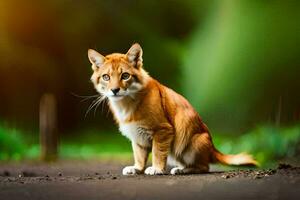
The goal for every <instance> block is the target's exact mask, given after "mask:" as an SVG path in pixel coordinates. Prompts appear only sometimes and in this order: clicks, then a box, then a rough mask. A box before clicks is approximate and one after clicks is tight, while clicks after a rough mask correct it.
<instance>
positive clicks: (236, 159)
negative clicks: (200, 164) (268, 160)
mask: <svg viewBox="0 0 300 200" xmlns="http://www.w3.org/2000/svg"><path fill="white" fill-rule="evenodd" d="M212 157H213V162H220V163H221V164H225V165H244V166H259V163H258V162H257V161H256V160H255V159H254V158H253V157H252V155H249V154H247V153H240V154H235V155H232V154H227V155H226V154H223V153H221V152H219V151H218V150H217V149H215V148H213V152H212Z"/></svg>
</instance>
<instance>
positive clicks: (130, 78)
mask: <svg viewBox="0 0 300 200" xmlns="http://www.w3.org/2000/svg"><path fill="white" fill-rule="evenodd" d="M142 55H143V51H142V48H141V46H140V45H139V44H137V43H136V44H134V45H132V46H131V48H130V49H129V50H128V52H127V53H126V54H121V53H113V54H109V55H107V56H103V55H101V54H100V53H98V52H97V51H95V50H93V49H89V50H88V57H89V60H90V62H91V63H92V69H93V75H92V77H91V81H92V82H93V84H94V86H95V88H96V90H97V91H98V92H99V93H100V94H102V95H104V96H106V97H108V98H109V99H110V100H113V101H117V100H121V99H123V98H124V97H128V96H130V97H134V96H135V94H136V93H138V92H139V91H140V90H142V89H143V87H144V86H145V84H146V81H147V79H148V74H147V73H146V72H145V71H144V69H143V58H142Z"/></svg>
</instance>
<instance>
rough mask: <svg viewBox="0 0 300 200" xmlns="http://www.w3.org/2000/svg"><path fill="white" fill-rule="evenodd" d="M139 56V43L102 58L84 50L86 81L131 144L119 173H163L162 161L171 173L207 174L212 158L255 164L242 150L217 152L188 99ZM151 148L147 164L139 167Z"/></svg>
mask: <svg viewBox="0 0 300 200" xmlns="http://www.w3.org/2000/svg"><path fill="white" fill-rule="evenodd" d="M142 54H143V52H142V48H141V47H140V45H139V44H134V45H132V47H131V48H130V49H129V51H128V52H127V53H126V54H119V53H113V54H110V55H107V56H102V55H101V54H99V53H98V52H96V51H95V50H92V49H90V50H89V51H88V57H89V60H90V62H91V63H92V69H93V75H92V77H91V80H92V82H93V84H94V86H95V88H96V90H97V91H98V92H99V93H100V94H101V95H104V96H105V97H107V98H108V99H109V107H110V110H111V111H112V113H113V115H114V118H115V120H116V122H117V123H118V125H119V129H120V131H121V133H122V134H123V135H124V136H126V137H128V138H129V139H130V140H131V143H132V149H133V155H134V161H135V162H134V165H133V166H128V167H125V168H124V169H123V174H124V175H130V174H139V173H143V172H144V173H145V174H149V175H155V174H164V173H166V165H167V162H168V163H169V164H171V165H173V166H174V168H172V169H171V172H170V173H171V174H186V173H203V172H208V171H209V163H214V162H220V163H223V164H229V165H256V164H257V162H256V161H255V160H254V159H253V158H252V157H251V156H250V155H248V154H244V153H242V154H238V155H225V154H222V153H220V152H219V151H217V150H216V148H215V147H214V145H213V143H212V140H211V136H210V134H209V130H208V128H207V126H206V125H205V124H204V123H203V122H202V120H201V118H200V116H199V115H198V113H197V112H196V111H195V110H194V108H193V107H192V106H191V105H190V103H189V102H188V101H187V100H186V99H185V98H184V97H183V96H181V95H179V94H177V93H176V92H174V91H173V90H171V89H170V88H168V87H166V86H164V85H162V84H161V83H159V82H158V81H157V80H155V79H153V78H152V77H151V76H149V75H148V73H147V72H146V71H145V70H144V69H143V59H142ZM124 73H125V75H124ZM126 73H127V74H126ZM122 74H123V75H122ZM107 79H109V80H107ZM118 89H119V91H117V90H118ZM113 91H114V92H113ZM151 150H152V157H153V159H152V166H150V167H148V168H146V169H145V167H146V162H147V158H148V154H149V152H150V151H151Z"/></svg>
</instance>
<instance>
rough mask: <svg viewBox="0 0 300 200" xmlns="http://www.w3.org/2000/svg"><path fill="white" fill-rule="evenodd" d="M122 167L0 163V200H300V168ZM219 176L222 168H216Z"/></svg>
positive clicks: (70, 163)
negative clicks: (183, 171) (127, 171)
mask: <svg viewBox="0 0 300 200" xmlns="http://www.w3.org/2000/svg"><path fill="white" fill-rule="evenodd" d="M122 167H123V166H121V165H120V164H117V163H98V162H59V163H56V164H51V165H45V164H39V163H35V164H34V163H31V164H0V199H5V200H6V199H7V200H8V199H12V200H14V199H22V200H26V199H28V200H29V199H30V200H34V199H55V200H58V199H66V200H68V199H72V200H76V199H88V200H92V199H105V200H106V199H107V200H109V199H123V200H124V199H185V200H187V199H200V198H201V199H299V196H300V168H299V167H292V166H289V165H281V166H279V168H277V169H274V170H235V171H229V172H212V173H208V174H201V175H186V176H170V175H164V176H154V177H153V176H144V175H139V176H130V177H125V176H122V175H121V174H120V172H121V169H122ZM212 170H213V171H216V169H212Z"/></svg>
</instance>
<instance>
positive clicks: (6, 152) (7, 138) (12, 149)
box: [0, 124, 26, 160]
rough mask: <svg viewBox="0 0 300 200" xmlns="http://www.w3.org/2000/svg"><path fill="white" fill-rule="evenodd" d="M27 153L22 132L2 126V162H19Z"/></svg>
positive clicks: (0, 143)
mask: <svg viewBox="0 0 300 200" xmlns="http://www.w3.org/2000/svg"><path fill="white" fill-rule="evenodd" d="M25 152H26V145H25V143H24V138H23V136H22V135H21V133H20V131H19V130H17V129H15V128H7V127H5V126H3V125H1V124H0V160H19V159H21V158H22V157H23V156H24V154H25Z"/></svg>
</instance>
